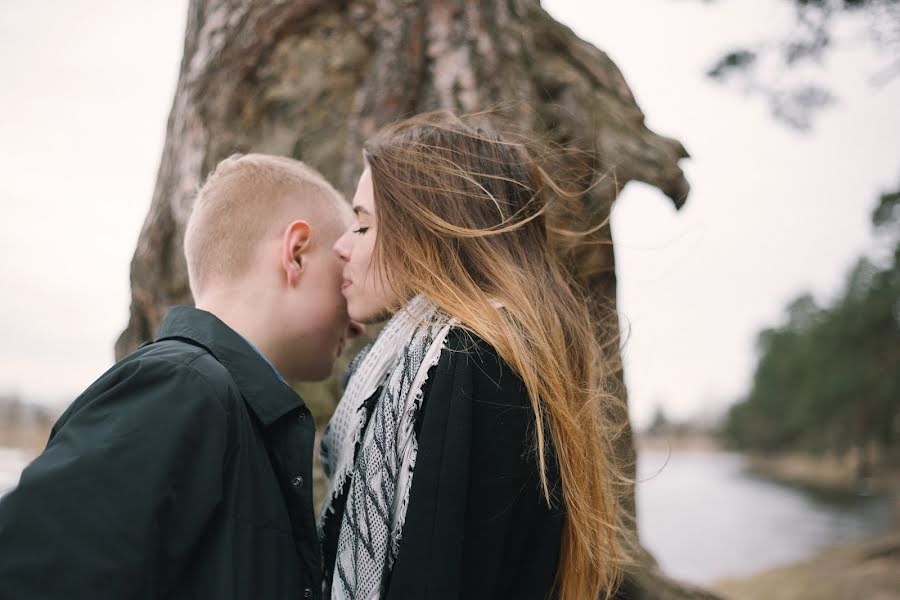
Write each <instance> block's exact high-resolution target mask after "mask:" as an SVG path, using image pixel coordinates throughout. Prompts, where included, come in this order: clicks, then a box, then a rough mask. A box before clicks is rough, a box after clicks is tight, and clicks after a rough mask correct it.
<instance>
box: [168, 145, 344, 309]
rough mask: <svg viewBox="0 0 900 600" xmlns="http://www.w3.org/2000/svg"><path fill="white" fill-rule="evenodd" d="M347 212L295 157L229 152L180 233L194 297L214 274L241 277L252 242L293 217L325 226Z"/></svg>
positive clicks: (331, 190)
mask: <svg viewBox="0 0 900 600" xmlns="http://www.w3.org/2000/svg"><path fill="white" fill-rule="evenodd" d="M348 211H349V207H348V205H347V203H346V202H345V200H344V198H343V196H341V194H340V193H339V192H338V191H337V190H335V189H334V187H332V186H331V184H330V183H328V181H327V180H326V179H325V178H324V177H323V176H322V175H321V174H320V173H319V172H318V171H316V170H315V169H313V168H312V167H309V166H308V165H306V164H304V163H303V162H301V161H299V160H294V159H292V158H286V157H283V156H271V155H267V154H234V155H232V156H229V157H228V158H226V159H225V160H223V161H222V162H220V163H219V164H218V165H217V166H216V168H215V169H214V170H213V172H212V173H210V175H209V176H208V177H207V178H206V182H205V183H204V184H203V186H202V187H201V188H200V191H199V192H198V194H197V198H196V200H195V201H194V206H193V210H192V212H191V216H190V218H189V219H188V223H187V227H186V228H185V232H184V256H185V259H186V260H187V269H188V281H189V284H190V287H191V292H192V293H193V295H194V297H195V298H196V297H197V294H198V293H200V292H201V291H202V290H203V289H204V287H205V286H206V285H207V284H208V283H209V282H210V281H212V280H214V279H216V278H220V277H221V278H228V279H231V278H235V277H239V276H241V275H243V274H244V273H245V272H246V271H247V270H248V269H249V267H250V265H251V264H252V262H253V259H254V256H255V252H256V249H257V246H258V244H259V243H260V242H261V241H262V240H263V239H264V238H266V237H268V236H270V235H277V234H278V233H279V232H280V231H281V230H282V229H283V228H285V227H287V225H288V224H289V223H290V222H291V221H293V220H295V219H307V220H311V219H312V216H311V215H312V214H315V215H316V219H317V221H316V225H319V224H321V225H323V226H325V225H330V223H329V221H333V222H335V225H334V226H335V227H336V226H337V222H339V219H340V218H341V215H342V214H343V213H345V212H348ZM311 224H312V223H311Z"/></svg>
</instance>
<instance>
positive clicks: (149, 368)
mask: <svg viewBox="0 0 900 600" xmlns="http://www.w3.org/2000/svg"><path fill="white" fill-rule="evenodd" d="M126 380H127V381H129V382H130V386H134V387H141V388H144V391H146V389H147V388H148V387H149V388H152V387H155V386H159V387H165V388H168V389H171V387H172V386H177V387H186V388H191V389H192V390H196V391H202V392H205V394H204V395H206V396H209V397H216V398H218V399H219V400H220V401H221V402H223V404H224V403H226V402H227V399H228V398H229V397H232V396H233V395H234V394H235V393H238V392H237V386H236V384H235V383H234V379H233V378H232V376H231V374H230V373H229V372H228V369H226V368H225V366H224V365H222V363H220V362H219V361H218V360H216V358H215V357H214V356H213V355H212V354H210V352H209V351H208V350H207V349H206V348H204V347H203V346H199V345H197V344H192V343H189V342H187V341H183V340H180V339H169V340H161V341H158V342H153V343H151V344H147V345H145V346H143V347H142V348H140V349H138V350H136V351H134V352H133V353H131V354H129V355H128V356H126V357H125V358H123V359H122V360H120V361H118V362H117V363H116V364H114V365H113V366H112V367H111V368H110V369H109V370H108V371H107V372H106V373H104V374H103V375H102V376H101V377H100V378H99V379H97V381H95V382H94V384H93V385H91V386H90V387H89V388H88V389H87V390H85V392H84V394H82V395H83V396H92V395H95V394H96V393H97V392H99V391H101V390H103V389H106V388H108V387H109V386H111V385H122V384H126V383H125V381H126ZM126 385H129V384H126Z"/></svg>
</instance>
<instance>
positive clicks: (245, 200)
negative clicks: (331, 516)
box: [0, 154, 357, 600]
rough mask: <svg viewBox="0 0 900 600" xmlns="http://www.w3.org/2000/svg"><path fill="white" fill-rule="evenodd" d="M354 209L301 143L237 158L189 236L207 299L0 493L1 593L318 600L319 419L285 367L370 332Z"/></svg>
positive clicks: (201, 205)
mask: <svg viewBox="0 0 900 600" xmlns="http://www.w3.org/2000/svg"><path fill="white" fill-rule="evenodd" d="M349 220H350V210H349V207H348V206H347V204H346V203H345V202H344V201H343V199H342V198H341V197H340V195H339V194H338V193H337V192H336V191H335V190H334V189H333V188H332V187H331V186H330V185H329V184H328V183H327V182H326V181H325V180H324V179H323V178H322V176H321V175H319V174H318V173H317V172H315V171H313V170H312V169H310V168H308V167H306V166H305V165H304V164H302V163H300V162H298V161H294V160H290V159H287V158H278V157H273V156H265V155H254V154H251V155H246V156H234V157H231V158H229V159H226V160H225V161H223V162H222V163H220V164H219V166H218V167H217V168H216V170H215V172H214V173H213V174H212V175H210V177H209V178H208V179H207V181H206V183H205V184H204V186H203V188H202V189H201V190H200V193H199V195H198V197H197V200H196V203H195V205H194V211H193V213H192V215H191V218H190V221H189V222H188V226H187V230H186V233H185V240H184V249H185V257H186V258H187V265H188V276H189V280H190V285H191V291H192V292H193V294H194V298H195V300H196V305H197V308H190V307H186V306H180V307H175V308H173V309H172V310H171V311H170V312H169V313H168V315H166V317H165V320H164V321H163V323H162V325H161V326H160V330H159V336H158V338H157V339H156V341H155V342H153V343H151V344H147V345H145V346H143V347H142V348H141V349H140V350H138V351H136V352H134V353H133V354H131V355H130V356H128V357H126V358H124V359H122V360H121V361H120V362H119V363H117V364H116V365H114V366H113V367H112V368H111V369H110V370H109V371H108V372H107V373H105V374H104V375H103V376H102V377H101V378H100V379H98V380H97V381H96V382H95V383H94V384H93V385H91V386H90V387H89V388H88V389H87V390H86V391H85V392H84V393H83V394H82V395H81V396H79V397H78V398H77V399H76V400H75V402H74V403H73V404H72V406H71V407H70V408H69V409H68V410H67V411H66V413H65V414H64V415H63V416H62V417H61V418H60V420H59V422H58V423H57V424H56V425H55V427H54V428H53V432H52V433H51V436H50V441H49V443H48V445H47V448H46V449H45V450H44V452H43V453H42V454H41V455H40V456H39V457H38V458H37V459H35V461H34V462H33V463H32V464H31V465H30V466H29V467H28V468H27V469H25V471H24V473H23V474H22V478H21V481H20V483H19V486H18V488H16V489H15V490H13V491H12V492H10V493H9V494H8V495H7V496H6V497H4V498H3V499H2V501H0V599H2V600H7V599H13V598H16V599H19V598H96V599H102V598H117V599H120V598H129V599H132V598H176V599H178V598H204V599H205V598H215V599H217V600H228V599H239V598H247V599H248V600H249V599H253V600H256V599H258V598H298V599H299V598H318V597H319V596H320V595H321V558H320V551H319V542H318V536H317V533H316V526H315V519H314V515H313V504H312V473H311V469H312V451H313V438H314V435H315V425H314V423H313V420H312V417H311V415H310V413H309V410H308V409H307V408H306V406H305V405H304V403H303V400H302V399H301V398H300V397H299V396H298V395H297V394H296V393H294V391H293V390H292V389H291V388H290V387H289V386H288V385H287V383H286V382H285V380H288V381H299V380H317V379H323V378H325V377H326V376H327V375H328V374H329V372H330V371H331V368H332V365H333V363H334V360H335V358H336V357H337V356H338V354H339V353H340V352H341V349H342V346H343V343H344V340H345V339H346V338H347V337H348V336H351V335H354V334H355V333H356V332H357V329H356V326H355V325H354V324H352V323H351V322H350V320H349V317H348V316H347V309H346V304H345V301H344V298H343V296H342V295H341V291H340V287H341V281H342V277H341V267H342V264H341V263H340V261H339V260H338V259H337V257H335V255H334V253H333V252H332V251H331V247H332V245H333V244H334V242H335V240H337V238H338V237H339V236H340V235H341V233H342V232H343V231H344V229H345V228H346V227H347V225H348V223H349Z"/></svg>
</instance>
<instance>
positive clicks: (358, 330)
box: [347, 319, 366, 339]
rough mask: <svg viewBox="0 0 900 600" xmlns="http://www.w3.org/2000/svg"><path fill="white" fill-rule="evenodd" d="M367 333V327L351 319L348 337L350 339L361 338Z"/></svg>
mask: <svg viewBox="0 0 900 600" xmlns="http://www.w3.org/2000/svg"><path fill="white" fill-rule="evenodd" d="M365 332H366V326H365V325H363V324H362V323H360V322H358V321H354V320H353V319H350V325H349V326H348V327H347V336H348V337H349V338H350V339H353V338H356V337H359V336H361V335H362V334H364V333H365Z"/></svg>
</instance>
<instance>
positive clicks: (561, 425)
mask: <svg viewBox="0 0 900 600" xmlns="http://www.w3.org/2000/svg"><path fill="white" fill-rule="evenodd" d="M363 154H364V156H365V158H366V162H367V165H368V167H369V169H370V170H371V173H372V183H373V188H374V199H375V210H376V215H377V220H378V228H379V234H378V236H377V241H376V246H375V252H374V257H373V260H374V261H376V264H379V265H382V267H383V269H382V272H383V273H384V277H385V279H386V283H387V284H388V285H389V286H390V288H391V289H392V290H393V291H395V292H396V295H397V297H398V298H404V297H409V296H410V295H411V294H413V293H418V292H422V293H424V294H425V295H426V296H427V297H429V298H430V299H431V300H432V301H434V302H435V303H436V304H437V305H438V306H440V307H441V308H442V309H443V310H445V311H446V312H447V313H449V314H450V315H453V316H455V317H457V318H458V319H459V320H460V321H461V323H462V324H463V326H464V327H465V328H466V329H468V330H470V331H471V332H472V333H474V334H476V335H478V336H479V337H481V338H482V339H484V340H485V341H486V342H488V343H489V344H490V345H491V346H493V347H494V348H495V349H496V350H497V352H498V353H499V354H500V356H501V357H502V358H503V359H504V360H505V361H506V362H507V363H508V364H509V365H510V366H511V367H512V368H513V369H514V370H515V371H516V372H517V373H518V375H519V376H520V377H521V378H522V380H523V382H524V384H525V386H526V388H527V390H528V395H529V398H530V402H531V407H532V409H533V411H534V424H535V427H534V432H535V434H534V438H535V439H534V441H533V443H534V449H535V450H536V453H535V455H536V457H537V460H538V462H539V466H540V473H541V485H542V488H543V493H544V496H545V499H546V501H547V502H548V503H550V504H553V503H555V502H559V501H561V502H562V504H563V507H564V510H565V514H566V520H565V525H564V531H563V539H562V549H561V555H560V563H559V567H558V572H557V583H558V586H559V590H560V592H561V595H562V598H565V599H578V600H583V599H586V598H597V597H598V596H604V595H605V596H607V597H609V596H610V595H611V594H612V593H613V592H614V591H615V589H616V587H617V586H618V583H619V581H620V578H621V571H622V564H623V560H624V555H625V551H624V549H623V547H622V544H621V541H620V539H619V533H620V530H621V527H620V510H619V493H618V490H619V484H620V480H621V478H620V474H619V469H618V467H617V463H616V460H615V453H614V448H613V440H614V437H615V433H614V432H615V430H616V426H615V424H614V423H613V418H612V416H611V414H613V413H614V412H615V411H614V410H612V409H611V407H612V406H613V405H615V406H616V407H619V406H621V400H620V399H619V398H617V396H616V395H615V394H614V393H613V392H612V391H611V390H612V389H613V387H612V380H613V379H614V373H613V372H612V368H611V367H610V366H609V364H610V360H609V357H608V356H605V354H604V350H603V346H602V345H601V344H602V342H603V341H604V340H599V339H598V337H597V326H596V325H597V322H596V321H597V319H596V314H595V313H594V311H593V309H592V308H590V307H593V306H596V303H594V302H593V301H592V300H591V299H590V298H589V297H588V295H587V294H586V291H585V290H584V289H583V288H582V286H580V285H579V284H578V283H577V282H576V280H575V277H574V276H573V275H572V273H570V272H569V271H568V270H567V269H566V268H565V266H564V265H563V264H562V262H561V259H560V255H559V253H557V252H556V251H555V246H554V243H553V236H554V231H555V230H554V227H553V224H552V222H551V221H549V220H548V212H549V209H550V208H551V206H552V205H553V204H554V203H561V202H567V201H572V200H574V199H575V198H574V196H573V195H572V194H570V193H568V192H567V191H565V190H564V189H562V188H561V187H559V186H558V185H556V184H554V182H553V181H552V180H551V178H550V177H549V176H548V175H547V173H546V171H545V170H544V169H543V168H542V167H541V166H540V165H539V164H538V162H537V160H535V159H534V158H532V155H531V153H529V152H528V150H527V149H526V148H525V146H524V145H523V144H521V143H518V142H510V141H505V140H504V139H503V138H501V137H500V136H499V135H498V134H496V133H493V132H491V131H487V130H485V129H481V128H478V127H476V126H475V124H474V123H470V121H469V118H460V117H456V116H454V115H452V114H450V113H446V112H440V113H430V114H425V115H420V116H417V117H414V118H412V119H409V120H406V121H401V122H399V123H396V124H394V125H392V126H389V127H388V128H386V129H385V130H383V131H381V132H380V133H379V134H377V135H376V136H375V137H374V138H372V139H371V140H369V141H368V142H367V143H366V144H365V148H364V152H363ZM496 302H499V303H500V305H502V308H501V309H499V310H498V309H497V308H495V306H496V304H495V303H496ZM606 341H608V340H606ZM552 460H555V461H556V462H557V464H558V467H559V474H560V479H561V488H562V498H561V499H560V498H558V497H554V496H556V495H558V488H557V489H556V492H557V494H554V484H553V482H551V481H550V479H549V477H548V473H550V472H551V471H550V470H549V469H550V467H551V466H552V465H551V464H549V461H552Z"/></svg>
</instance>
